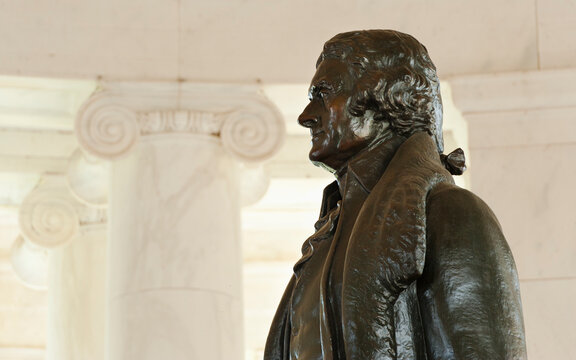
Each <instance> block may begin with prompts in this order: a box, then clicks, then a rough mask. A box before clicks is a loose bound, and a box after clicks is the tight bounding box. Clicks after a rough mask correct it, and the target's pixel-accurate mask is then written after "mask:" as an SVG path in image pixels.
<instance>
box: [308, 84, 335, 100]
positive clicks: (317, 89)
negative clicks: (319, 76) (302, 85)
mask: <svg viewBox="0 0 576 360" xmlns="http://www.w3.org/2000/svg"><path fill="white" fill-rule="evenodd" d="M341 88H342V84H341V83H340V82H338V84H336V86H334V85H332V83H330V82H328V81H326V80H320V81H318V83H316V84H313V85H311V86H310V90H308V98H309V99H312V97H314V96H316V95H317V94H318V93H319V92H320V91H322V90H330V91H340V89H341Z"/></svg>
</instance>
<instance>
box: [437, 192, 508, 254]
mask: <svg viewBox="0 0 576 360" xmlns="http://www.w3.org/2000/svg"><path fill="white" fill-rule="evenodd" d="M426 233H427V247H428V248H429V250H430V251H431V252H444V251H445V250H447V249H449V250H455V251H464V252H467V253H469V255H471V256H480V257H484V256H486V254H490V253H494V250H496V249H500V250H501V251H503V252H506V253H507V252H509V249H508V245H507V244H506V240H505V239H504V235H503V233H502V229H501V227H500V224H499V222H498V220H497V219H496V216H495V215H494V213H493V212H492V210H491V209H490V208H489V207H488V205H487V204H486V203H485V202H484V201H482V199H480V198H479V197H478V196H476V195H474V194H473V193H472V192H470V191H468V190H465V189H462V188H459V187H457V186H456V185H453V184H441V185H439V186H437V187H436V188H434V189H433V190H432V191H431V192H430V193H429V195H428V198H427V202H426ZM436 255H438V254H436Z"/></svg>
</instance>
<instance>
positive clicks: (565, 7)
mask: <svg viewBox="0 0 576 360" xmlns="http://www.w3.org/2000/svg"><path fill="white" fill-rule="evenodd" d="M536 4H537V9H538V42H539V49H540V51H539V52H540V55H539V57H540V67H541V68H542V69H551V68H567V67H574V66H575V63H576V42H575V41H572V39H571V36H572V35H571V34H574V32H576V21H574V19H576V1H574V0H537V1H536Z"/></svg>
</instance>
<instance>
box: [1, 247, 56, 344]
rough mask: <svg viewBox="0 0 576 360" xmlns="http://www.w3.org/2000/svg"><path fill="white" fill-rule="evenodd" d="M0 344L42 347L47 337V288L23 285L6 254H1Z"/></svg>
mask: <svg viewBox="0 0 576 360" xmlns="http://www.w3.org/2000/svg"><path fill="white" fill-rule="evenodd" d="M0 291H1V294H2V295H1V296H0V348H2V347H8V348H12V347H22V348H28V347H31V348H34V347H37V348H42V347H44V346H45V341H46V316H47V305H46V303H47V298H46V292H44V291H37V290H32V289H29V288H27V287H25V286H24V285H23V284H22V283H21V282H20V281H19V280H18V278H17V277H16V274H14V272H13V270H12V267H11V266H10V262H9V260H8V258H7V257H4V256H3V257H1V258H0Z"/></svg>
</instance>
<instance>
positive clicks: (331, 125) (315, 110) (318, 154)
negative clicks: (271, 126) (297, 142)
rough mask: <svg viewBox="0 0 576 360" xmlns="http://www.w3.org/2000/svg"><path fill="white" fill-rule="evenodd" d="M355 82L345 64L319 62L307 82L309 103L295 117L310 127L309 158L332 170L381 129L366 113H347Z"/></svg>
mask: <svg viewBox="0 0 576 360" xmlns="http://www.w3.org/2000/svg"><path fill="white" fill-rule="evenodd" d="M355 85H356V79H355V77H354V76H353V75H352V74H351V73H350V69H349V66H348V65H347V64H346V63H344V62H342V61H339V60H336V59H326V60H324V61H322V63H320V66H318V69H317V70H316V74H315V75H314V78H313V79H312V83H311V85H310V90H309V98H310V103H309V104H308V106H306V108H305V109H304V111H303V112H302V114H301V115H300V116H299V117H298V123H300V125H302V126H304V127H306V128H309V129H310V134H311V136H312V149H311V150H310V154H309V156H310V160H312V162H314V163H320V164H323V165H325V166H326V167H328V168H329V169H332V170H335V171H337V170H339V169H340V168H342V167H343V166H344V165H345V164H346V163H347V162H348V160H350V158H352V157H353V156H354V155H356V154H357V153H358V152H360V151H362V150H363V149H365V148H367V147H368V146H369V145H371V144H372V143H373V142H374V141H376V140H377V138H378V135H379V132H380V131H381V130H382V126H377V124H375V123H374V119H373V117H372V114H371V113H369V112H367V114H366V115H364V116H362V117H353V116H352V115H350V113H349V111H348V107H349V102H350V97H351V96H352V94H353V91H354V89H355V87H356V86H355Z"/></svg>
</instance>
